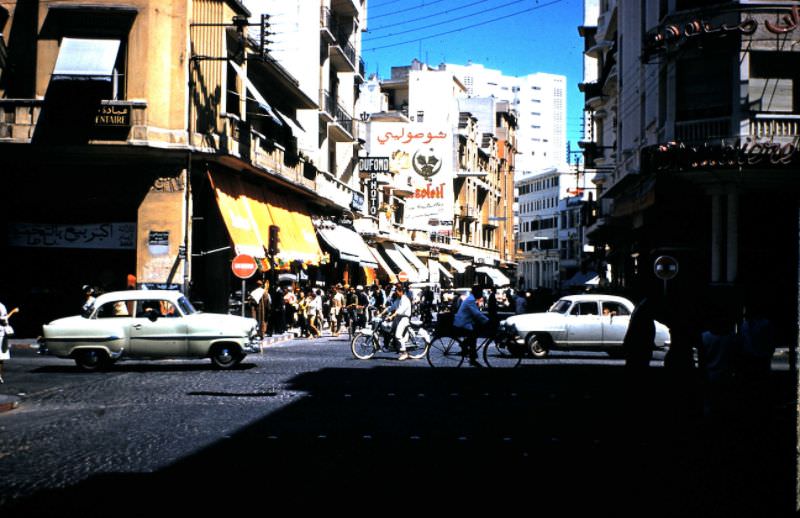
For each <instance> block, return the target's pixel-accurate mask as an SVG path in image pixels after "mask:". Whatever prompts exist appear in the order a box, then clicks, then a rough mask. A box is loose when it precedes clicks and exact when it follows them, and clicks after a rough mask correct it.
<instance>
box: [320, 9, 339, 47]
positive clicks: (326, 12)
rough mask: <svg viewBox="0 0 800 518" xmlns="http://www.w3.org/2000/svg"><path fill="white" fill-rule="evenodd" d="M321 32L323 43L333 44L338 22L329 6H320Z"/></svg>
mask: <svg viewBox="0 0 800 518" xmlns="http://www.w3.org/2000/svg"><path fill="white" fill-rule="evenodd" d="M319 34H320V36H321V37H322V41H323V44H326V43H327V44H331V43H333V42H334V41H336V36H335V34H336V23H335V22H334V20H333V14H331V10H330V8H328V7H320V13H319Z"/></svg>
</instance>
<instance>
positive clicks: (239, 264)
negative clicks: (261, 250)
mask: <svg viewBox="0 0 800 518" xmlns="http://www.w3.org/2000/svg"><path fill="white" fill-rule="evenodd" d="M231 270H233V274H234V275H235V276H237V277H239V278H240V279H249V278H250V277H252V276H253V275H254V274H255V273H256V270H258V264H257V263H256V260H255V258H253V256H252V255H247V254H239V255H237V256H236V257H234V258H233V262H232V263H231Z"/></svg>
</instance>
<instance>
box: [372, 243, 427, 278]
mask: <svg viewBox="0 0 800 518" xmlns="http://www.w3.org/2000/svg"><path fill="white" fill-rule="evenodd" d="M381 246H382V247H383V250H384V251H385V252H386V255H387V256H389V260H390V261H392V262H393V263H394V265H395V266H396V267H397V268H398V272H397V273H400V272H405V274H406V275H407V276H408V282H421V281H420V275H419V273H418V272H417V269H416V268H414V267H413V266H412V265H411V263H409V262H408V260H407V259H406V258H405V256H404V255H403V253H402V252H400V250H398V249H397V246H396V245H395V244H394V243H381Z"/></svg>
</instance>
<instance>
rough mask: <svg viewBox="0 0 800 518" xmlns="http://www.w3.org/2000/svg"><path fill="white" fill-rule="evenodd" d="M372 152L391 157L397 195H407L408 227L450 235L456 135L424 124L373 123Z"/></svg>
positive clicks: (391, 168) (390, 166)
mask: <svg viewBox="0 0 800 518" xmlns="http://www.w3.org/2000/svg"><path fill="white" fill-rule="evenodd" d="M370 130H371V134H370V154H372V155H375V156H386V157H389V172H390V173H391V174H392V177H393V178H392V188H393V189H394V191H395V194H399V195H405V196H406V202H405V210H404V213H405V217H404V220H405V221H404V222H405V225H406V228H408V229H410V230H424V231H428V232H431V233H436V234H446V235H447V234H450V233H451V231H452V227H453V205H454V199H453V178H454V176H453V134H452V132H451V131H450V130H449V129H448V128H439V127H435V126H434V125H430V124H423V123H402V122H373V123H372V124H371V127H370Z"/></svg>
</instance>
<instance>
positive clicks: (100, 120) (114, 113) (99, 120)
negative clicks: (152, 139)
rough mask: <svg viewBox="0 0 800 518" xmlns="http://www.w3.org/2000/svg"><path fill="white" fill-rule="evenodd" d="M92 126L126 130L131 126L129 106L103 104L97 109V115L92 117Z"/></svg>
mask: <svg viewBox="0 0 800 518" xmlns="http://www.w3.org/2000/svg"><path fill="white" fill-rule="evenodd" d="M94 124H95V126H106V127H112V128H119V127H126V128H127V127H128V126H130V125H131V106H130V105H124V104H123V105H118V104H113V105H107V104H104V105H102V106H100V107H99V108H98V109H97V115H95V117H94Z"/></svg>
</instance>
